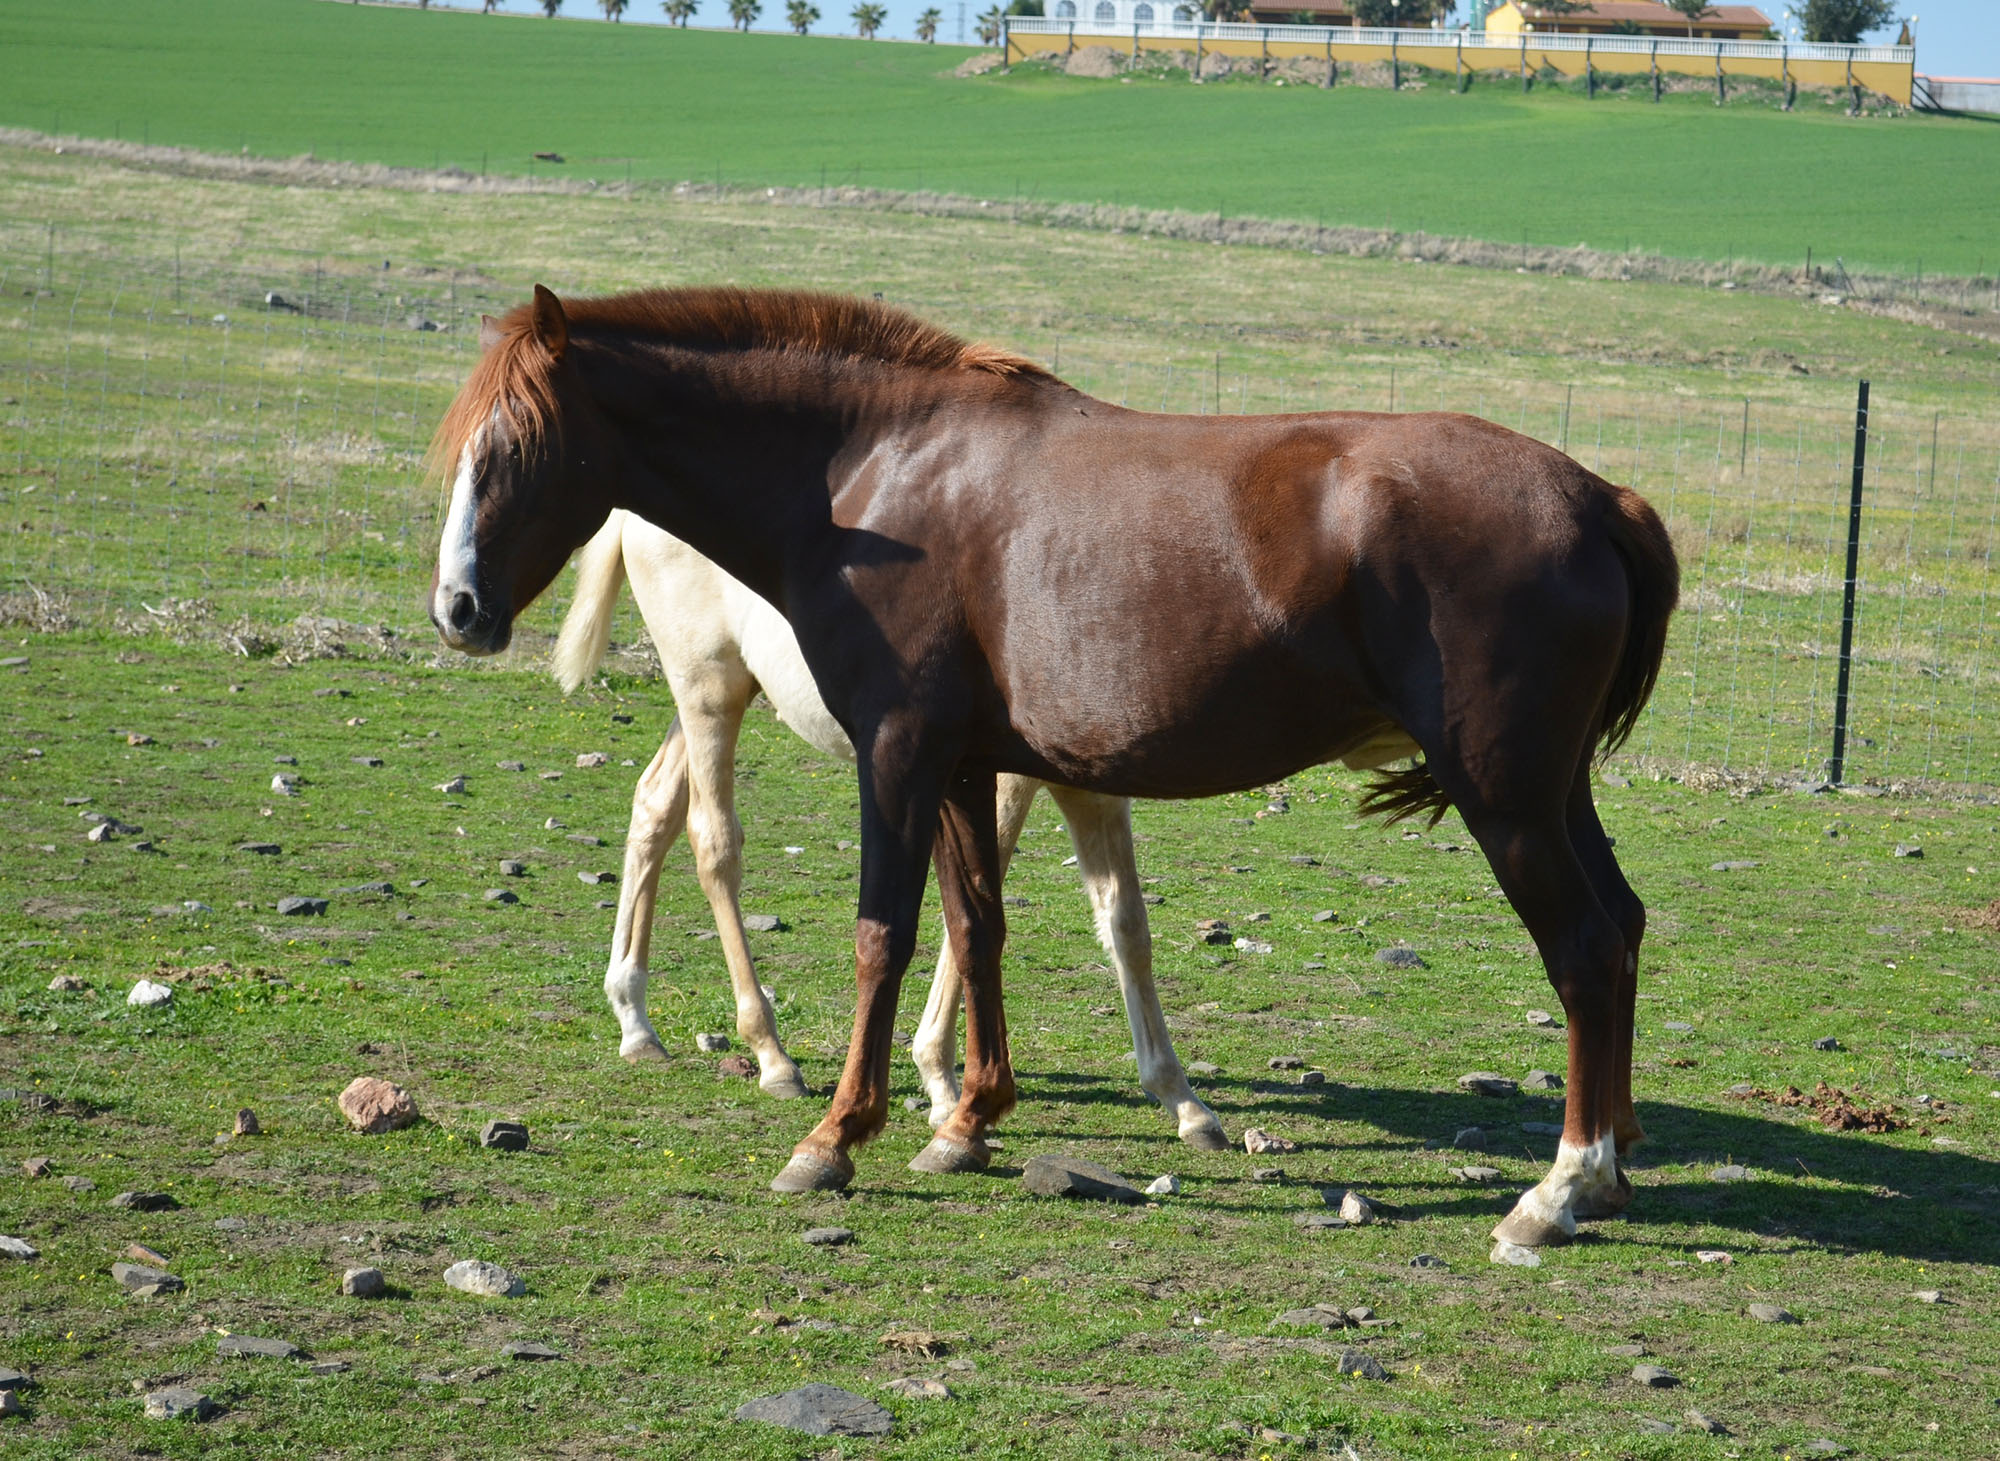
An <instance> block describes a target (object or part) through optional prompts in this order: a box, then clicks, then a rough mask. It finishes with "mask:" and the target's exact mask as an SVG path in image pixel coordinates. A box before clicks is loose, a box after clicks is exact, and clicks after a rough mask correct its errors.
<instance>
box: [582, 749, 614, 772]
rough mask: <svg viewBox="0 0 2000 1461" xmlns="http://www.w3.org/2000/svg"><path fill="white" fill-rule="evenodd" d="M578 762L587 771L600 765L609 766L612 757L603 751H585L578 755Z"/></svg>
mask: <svg viewBox="0 0 2000 1461" xmlns="http://www.w3.org/2000/svg"><path fill="white" fill-rule="evenodd" d="M576 764H577V765H578V766H580V767H582V768H583V769H584V770H586V771H592V770H595V769H596V768H597V767H599V766H609V765H610V764H611V758H610V757H609V756H607V755H605V753H604V752H602V751H584V752H582V753H581V754H579V755H578V756H577V758H576Z"/></svg>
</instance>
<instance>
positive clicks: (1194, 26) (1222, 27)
mask: <svg viewBox="0 0 2000 1461" xmlns="http://www.w3.org/2000/svg"><path fill="white" fill-rule="evenodd" d="M1006 28H1007V30H1008V32H1010V33H1011V34H1014V35H1023V36H1030V35H1034V36H1062V37H1070V36H1075V37H1077V38H1078V39H1082V38H1084V37H1088V38H1090V39H1092V40H1121V41H1130V40H1132V39H1133V38H1134V37H1137V38H1138V39H1139V40H1142V41H1143V40H1196V39H1200V40H1207V41H1251V42H1258V41H1285V42H1291V43H1304V44H1307V45H1314V46H1317V45H1324V44H1328V43H1332V44H1337V45H1348V46H1389V45H1394V46H1395V47H1396V48H1397V49H1399V50H1400V49H1404V48H1409V49H1416V48H1418V47H1425V48H1441V49H1444V50H1457V49H1459V48H1461V47H1462V48H1463V49H1465V50H1466V51H1482V52H1486V53H1488V54H1501V55H1518V54H1520V52H1521V51H1522V50H1523V49H1524V48H1525V49H1527V50H1529V51H1534V52H1548V51H1573V52H1576V53H1577V54H1579V55H1581V54H1583V53H1584V52H1586V51H1587V52H1590V53H1591V54H1593V55H1600V56H1603V55H1621V54H1622V55H1629V56H1720V57H1721V58H1723V59H1724V60H1764V61H1783V60H1786V59H1790V60H1793V61H1836V62H1848V61H1853V62H1857V63H1861V62H1875V63H1884V64H1890V65H1904V66H1909V65H1914V64H1915V62H1916V54H1917V53H1916V50H1915V48H1914V47H1911V46H1835V45H1817V44H1807V43H1803V42H1801V43H1797V44H1794V43H1792V42H1789V41H1704V40H1693V39H1690V38H1688V37H1685V36H1680V37H1676V36H1584V35H1563V34H1558V33H1556V32H1553V31H1548V32H1544V31H1532V32H1529V33H1526V34H1523V35H1492V34H1483V33H1477V32H1473V31H1458V30H1388V29H1371V28H1368V27H1364V26H1353V27H1349V26H1329V25H1246V24H1243V23H1241V22H1236V21H1227V22H1225V21H1210V20H1195V21H1174V20H1156V21H1153V22H1152V23H1150V24H1146V23H1143V22H1138V23H1133V24H1127V25H1120V24H1118V23H1117V22H1115V21H1098V20H1081V19H1078V20H1056V19H1051V18H1049V17H1046V16H1029V15H1014V16H1009V17H1008V18H1007V21H1006Z"/></svg>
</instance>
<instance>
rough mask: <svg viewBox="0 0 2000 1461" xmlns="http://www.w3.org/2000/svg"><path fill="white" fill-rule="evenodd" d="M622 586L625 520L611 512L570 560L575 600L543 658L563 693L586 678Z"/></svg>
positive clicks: (606, 640) (607, 637) (606, 638)
mask: <svg viewBox="0 0 2000 1461" xmlns="http://www.w3.org/2000/svg"><path fill="white" fill-rule="evenodd" d="M624 584H625V515H624V513H622V512H613V513H612V514H611V516H610V518H609V519H608V520H607V521H606V522H605V524H604V526H603V527H601V528H599V529H598V530H597V536H596V537H594V538H592V539H591V540H590V541H589V542H588V543H585V544H584V545H583V552H582V553H580V554H578V555H577V560H576V597H575V598H574V599H573V600H571V602H570V606H569V613H568V614H567V615H565V616H564V617H563V624H562V632H561V633H560V634H558V635H557V636H556V647H555V653H553V654H552V655H550V656H549V673H550V674H552V675H554V676H555V677H556V683H557V684H559V685H561V686H562V687H563V692H564V693H565V694H567V693H569V692H570V691H572V690H574V689H576V687H577V686H579V685H581V684H582V683H583V682H584V681H585V680H587V679H589V678H590V672H591V671H592V670H594V669H596V668H597V667H598V665H599V664H600V663H602V662H603V659H604V650H605V647H606V646H607V645H609V644H610V642H611V614H612V611H613V610H614V609H616V608H617V607H618V590H619V589H620V588H622V587H624Z"/></svg>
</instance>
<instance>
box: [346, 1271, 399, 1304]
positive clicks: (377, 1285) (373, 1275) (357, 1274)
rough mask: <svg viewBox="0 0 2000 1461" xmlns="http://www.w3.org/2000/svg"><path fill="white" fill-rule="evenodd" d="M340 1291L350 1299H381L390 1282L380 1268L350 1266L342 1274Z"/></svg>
mask: <svg viewBox="0 0 2000 1461" xmlns="http://www.w3.org/2000/svg"><path fill="white" fill-rule="evenodd" d="M340 1291H341V1292H342V1293H343V1294H346V1295H347V1296H348V1297H349V1298H350V1299H379V1298H381V1297H382V1295H383V1294H385V1293H387V1292H388V1291H389V1283H388V1280H387V1279H385V1278H383V1277H382V1270H381V1269H379V1268H350V1269H348V1270H347V1272H346V1273H343V1274H342V1275H341V1276H340Z"/></svg>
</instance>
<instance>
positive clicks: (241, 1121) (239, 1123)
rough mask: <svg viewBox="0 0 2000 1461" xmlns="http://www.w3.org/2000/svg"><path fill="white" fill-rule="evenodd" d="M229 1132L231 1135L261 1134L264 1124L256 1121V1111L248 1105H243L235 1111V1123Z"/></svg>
mask: <svg viewBox="0 0 2000 1461" xmlns="http://www.w3.org/2000/svg"><path fill="white" fill-rule="evenodd" d="M229 1134H230V1135H231V1136H262V1135H263V1134H264V1126H263V1123H262V1122H260V1121H258V1119H257V1113H256V1112H255V1111H252V1110H251V1109H250V1108H249V1107H248V1106H244V1107H242V1108H240V1109H239V1110H238V1111H237V1113H236V1124H235V1125H234V1126H232V1127H231V1128H230V1129H229Z"/></svg>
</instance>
